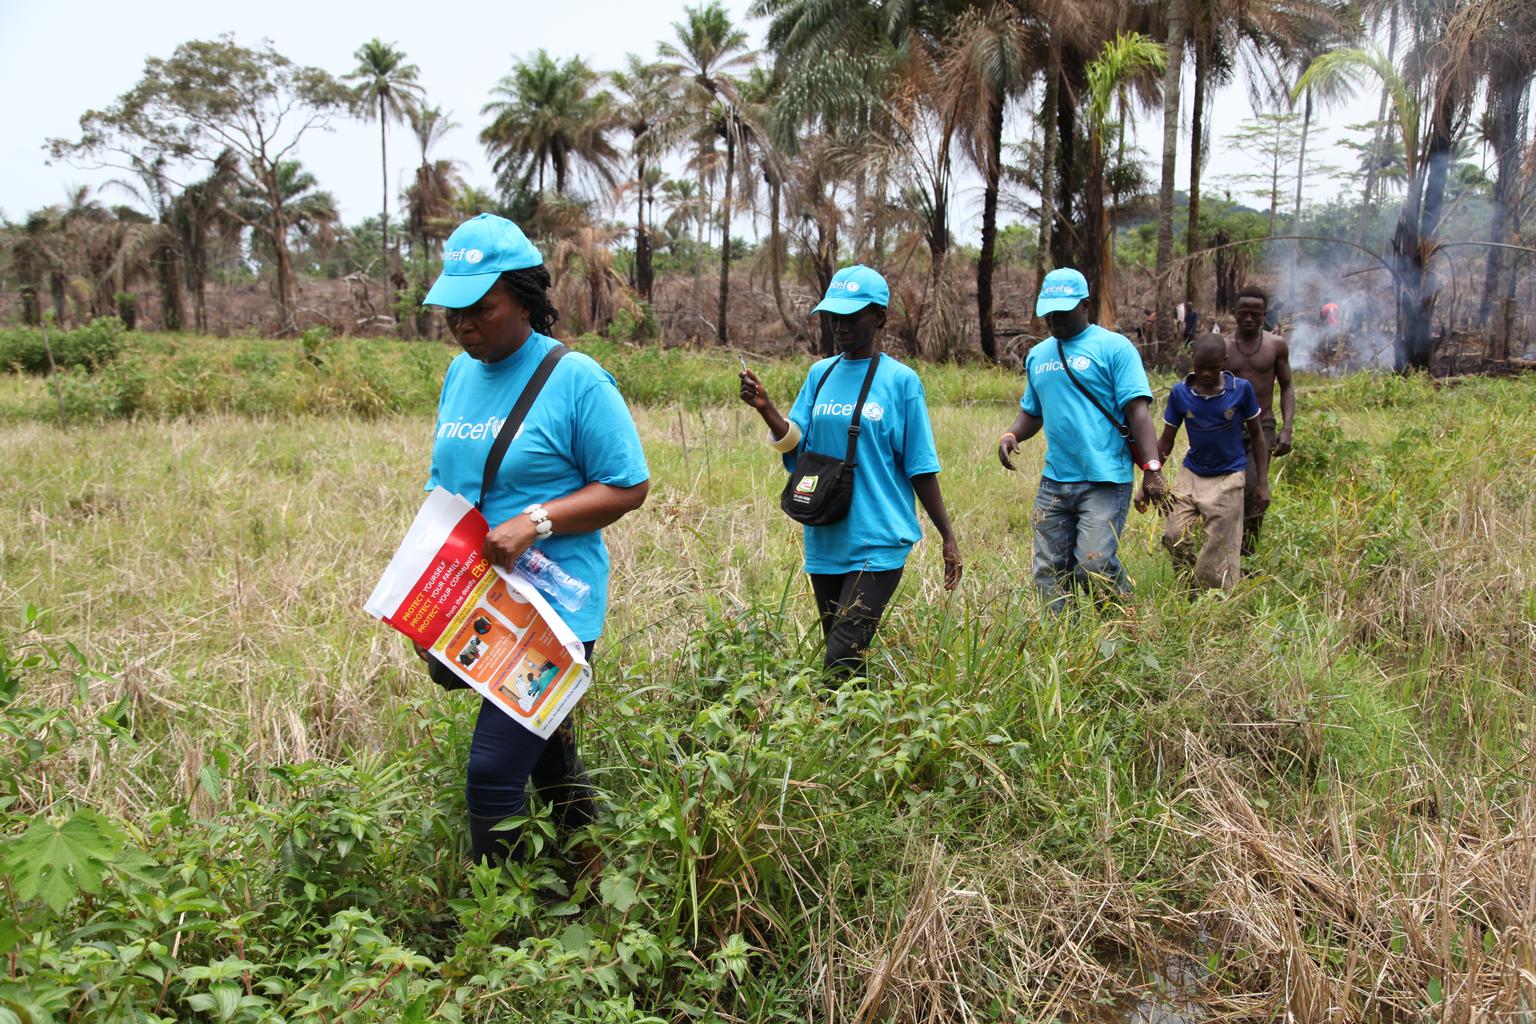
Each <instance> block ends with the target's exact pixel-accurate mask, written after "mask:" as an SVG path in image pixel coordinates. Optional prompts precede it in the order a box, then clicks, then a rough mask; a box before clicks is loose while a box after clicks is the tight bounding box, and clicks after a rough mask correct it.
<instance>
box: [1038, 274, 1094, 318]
mask: <svg viewBox="0 0 1536 1024" xmlns="http://www.w3.org/2000/svg"><path fill="white" fill-rule="evenodd" d="M1087 297H1088V279H1087V278H1086V277H1084V276H1083V275H1082V274H1079V273H1078V272H1077V271H1075V270H1073V269H1072V268H1071V267H1061V268H1060V269H1058V270H1053V271H1051V272H1050V273H1049V274H1046V275H1045V280H1044V281H1041V282H1040V296H1039V297H1038V298H1037V299H1035V316H1045V314H1047V313H1065V312H1066V311H1067V310H1069V309H1076V308H1077V304H1078V303H1079V302H1082V301H1083V300H1084V299H1086V298H1087Z"/></svg>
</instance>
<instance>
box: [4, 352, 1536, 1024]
mask: <svg viewBox="0 0 1536 1024" xmlns="http://www.w3.org/2000/svg"><path fill="white" fill-rule="evenodd" d="M331 344H332V343H329V342H325V343H323V344H322V347H320V348H319V349H318V356H319V358H320V359H321V360H322V362H321V363H319V364H317V363H315V362H314V361H313V359H307V358H306V357H305V356H304V354H303V353H304V349H302V348H297V347H295V346H293V345H288V346H281V345H279V344H278V343H267V342H254V341H253V342H228V343H223V344H218V343H213V342H207V341H202V340H199V339H171V340H165V339H153V340H148V341H140V342H134V343H133V347H132V349H131V351H129V352H128V353H127V354H126V355H127V357H126V358H125V357H123V356H120V357H119V359H118V365H119V367H120V370H119V371H118V372H120V373H122V372H128V371H123V370H122V369H121V367H129V368H130V370H131V372H132V373H142V384H143V386H142V387H141V388H139V389H138V391H137V392H136V393H137V394H138V396H139V405H138V406H137V408H136V409H132V410H123V409H116V410H113V409H108V408H106V407H105V406H102V405H100V404H99V403H98V404H97V405H95V406H93V405H92V404H91V402H92V401H94V400H95V399H93V398H92V395H93V394H95V395H97V397H99V393H100V392H101V391H102V389H103V388H104V387H105V384H103V383H102V382H101V381H100V380H97V379H96V377H95V376H93V375H90V374H87V373H86V372H85V371H84V370H82V371H79V372H78V373H77V374H76V375H74V377H72V379H71V383H70V385H69V386H70V387H71V388H73V389H74V390H73V391H72V392H71V393H70V394H69V395H66V398H68V399H69V400H71V401H74V402H75V405H74V406H72V407H70V411H69V415H68V418H69V420H70V422H71V424H72V425H70V426H68V427H64V428H61V427H60V426H59V425H58V423H57V414H58V409H57V395H56V394H55V393H54V392H53V391H51V390H50V385H48V384H47V383H45V382H44V381H43V380H41V379H40V378H35V377H28V376H22V375H12V376H10V377H7V378H6V379H5V381H4V383H3V385H0V451H3V453H4V460H5V466H6V483H7V486H6V488H5V489H4V492H3V494H0V522H3V523H5V524H6V525H5V527H4V529H3V531H0V615H3V619H0V623H3V625H0V643H3V647H0V756H3V757H4V758H5V759H6V761H7V763H8V764H9V765H10V766H12V767H10V768H8V770H7V778H6V788H5V790H4V795H3V796H0V824H3V835H4V837H5V839H6V842H5V845H4V846H0V885H3V890H4V898H5V899H6V901H7V903H8V905H9V907H10V910H11V911H12V912H13V916H14V919H15V923H14V924H10V923H7V922H5V921H0V955H3V956H4V957H5V958H6V959H4V960H0V966H4V967H6V968H7V969H6V970H5V971H4V976H3V977H0V1021H8V1020H11V1019H15V1020H28V1021H29V1020H42V1019H48V1018H49V1017H50V1016H51V1018H52V1019H55V1020H61V1021H62V1020H77V1021H109V1020H110V1021H116V1020H167V1021H169V1020H226V1021H261V1020H270V1021H275V1020H286V1019H314V1020H321V1021H375V1020H377V1021H398V1020H422V1021H425V1020H474V1021H493V1020H494V1021H502V1020H522V1019H526V1020H537V1021H547V1020H571V1021H578V1020H579V1021H587V1020H602V1021H627V1022H639V1021H651V1020H661V1021H673V1020H711V1021H714V1020H718V1021H800V1020H808V1019H809V1020H818V1021H844V1020H859V1021H876V1020H881V1021H884V1020H890V1021H919V1020H921V1021H951V1020H953V1021H978V1020H979V1021H1004V1020H1007V1021H1012V1020H1042V1021H1045V1020H1063V1021H1065V1020H1082V1019H1087V1018H1093V1019H1117V1018H1118V1019H1126V1020H1130V1019H1143V1018H1138V1017H1137V1016H1136V1015H1137V1014H1138V1013H1141V1014H1150V1013H1153V1012H1160V1011H1164V1010H1169V1009H1171V1008H1183V1009H1184V1010H1185V1011H1187V1012H1190V1013H1194V1014H1197V1015H1198V1014H1208V1015H1212V1016H1219V1017H1222V1018H1225V1019H1253V1020H1260V1019H1262V1020H1270V1019H1276V1018H1279V1017H1281V1016H1282V1015H1290V1016H1292V1017H1294V1019H1295V1020H1297V1021H1301V1022H1314V1021H1316V1022H1322V1021H1330V1022H1331V1021H1340V1020H1381V1021H1388V1020H1391V1021H1398V1020H1415V1019H1426V1020H1427V1019H1444V1020H1469V1021H1470V1020H1484V1019H1492V1018H1496V1017H1498V1018H1502V1017H1504V1016H1509V1017H1514V1016H1515V1015H1516V1014H1524V1013H1527V1012H1530V1011H1531V1010H1532V1008H1533V1007H1536V940H1533V938H1532V936H1533V935H1536V896H1533V895H1532V894H1533V893H1536V793H1533V791H1532V761H1531V746H1532V730H1533V728H1536V701H1533V699H1532V692H1533V682H1536V680H1533V678H1532V665H1533V663H1536V626H1533V621H1536V472H1533V470H1536V441H1533V440H1532V439H1533V438H1536V415H1533V413H1532V408H1533V404H1536V380H1530V379H1514V380H1501V381H1472V382H1467V383H1464V384H1462V385H1460V386H1456V387H1448V388H1442V389H1436V388H1434V387H1432V386H1431V384H1430V383H1428V382H1427V381H1425V380H1422V379H1407V380H1404V379H1397V378H1374V377H1357V378H1351V379H1349V380H1347V381H1343V382H1328V381H1308V382H1306V383H1305V384H1304V385H1303V388H1304V390H1303V395H1302V398H1301V401H1300V403H1299V407H1300V423H1299V425H1298V428H1297V432H1296V441H1297V451H1296V453H1295V454H1294V455H1292V456H1290V457H1288V458H1286V459H1282V460H1279V461H1278V462H1277V467H1278V475H1277V479H1276V483H1275V487H1274V491H1275V504H1274V506H1273V508H1272V512H1271V515H1270V519H1269V522H1268V524H1267V527H1266V537H1265V540H1264V544H1263V547H1262V550H1261V552H1260V553H1259V556H1258V557H1257V558H1256V559H1255V561H1254V563H1253V570H1254V571H1253V572H1252V574H1251V576H1250V578H1249V579H1248V580H1247V581H1245V583H1244V584H1243V585H1242V586H1241V587H1240V588H1239V590H1238V591H1237V592H1236V593H1234V594H1233V595H1232V596H1231V597H1230V598H1229V599H1225V600H1223V599H1219V598H1214V597H1203V598H1201V599H1199V600H1195V601H1190V600H1188V599H1187V597H1186V595H1185V594H1184V593H1183V592H1182V591H1181V590H1180V589H1179V588H1178V587H1177V585H1176V583H1175V581H1174V580H1173V578H1172V576H1171V574H1170V572H1169V570H1168V568H1167V565H1166V560H1165V556H1164V555H1163V554H1162V553H1161V550H1160V548H1159V545H1158V544H1157V530H1158V521H1157V520H1156V519H1154V518H1149V517H1144V516H1138V515H1136V514H1134V513H1133V514H1132V522H1131V524H1130V527H1129V535H1128V536H1127V538H1126V539H1125V542H1124V544H1123V547H1122V550H1123V551H1124V552H1125V553H1126V555H1127V558H1126V560H1127V564H1128V567H1129V569H1130V571H1131V573H1132V575H1133V576H1134V578H1135V580H1136V585H1137V594H1136V598H1135V600H1134V602H1133V603H1132V604H1131V605H1130V607H1128V608H1127V609H1125V610H1124V611H1117V612H1107V613H1102V614H1101V613H1099V612H1096V611H1095V610H1093V609H1091V608H1089V609H1082V610H1081V611H1079V612H1078V613H1077V614H1074V615H1070V616H1065V617H1063V618H1061V619H1059V620H1049V619H1045V618H1043V617H1042V616H1041V615H1040V614H1039V611H1038V608H1037V607H1036V605H1035V603H1034V601H1033V599H1032V596H1031V595H1030V593H1029V590H1028V565H1029V550H1028V549H1029V508H1030V501H1031V500H1032V498H1033V495H1034V490H1035V483H1036V480H1037V478H1038V472H1039V460H1040V455H1041V449H1040V447H1039V445H1038V444H1037V445H1033V446H1031V447H1030V448H1029V449H1028V453H1027V456H1028V457H1027V458H1026V460H1025V465H1024V467H1023V472H1021V473H1019V474H1016V475H1008V474H1005V473H1004V472H1003V471H1002V470H1001V469H1000V468H999V467H998V466H997V464H996V461H995V457H994V456H993V454H992V439H993V438H995V436H996V435H997V433H998V432H999V431H1000V430H1002V429H1003V428H1004V427H1005V426H1006V425H1007V423H1008V421H1009V420H1010V419H1011V416H1012V400H1013V399H1012V397H1011V396H1013V392H1014V389H1015V388H1016V387H1017V382H1016V380H1014V379H1013V378H1011V377H1009V376H1008V375H1006V374H1003V373H1000V372H994V371H979V370H968V369H963V368H958V367H942V368H925V369H923V371H922V372H923V374H924V378H925V381H927V383H928V392H929V395H930V400H931V402H932V406H933V409H932V412H933V419H934V425H935V430H936V434H937V437H938V442H939V449H940V456H941V458H942V460H943V463H944V466H945V469H944V472H943V475H942V477H941V479H942V482H943V486H944V489H945V496H946V498H947V500H948V503H949V506H950V509H951V514H952V516H953V518H954V522H955V525H956V528H957V530H958V532H959V535H960V539H961V546H962V553H963V555H964V556H965V559H966V579H965V582H964V584H963V585H962V587H961V589H960V591H959V592H958V593H956V594H954V595H952V596H950V595H945V594H944V592H943V591H942V590H941V589H940V588H939V585H938V584H939V579H940V575H941V573H940V570H941V565H940V559H939V554H938V550H937V545H936V544H934V543H932V542H931V541H930V542H924V543H923V544H921V545H920V546H919V547H918V548H917V550H916V551H915V552H914V555H913V561H912V563H911V564H910V566H909V572H908V575H907V578H906V579H905V580H904V582H903V584H902V589H901V591H900V593H899V594H898V597H897V600H896V603H895V606H894V610H893V612H892V614H891V617H890V619H889V620H888V622H887V624H886V626H885V627H884V628H883V630H882V634H881V640H880V643H879V645H878V646H877V648H876V651H875V657H874V668H873V671H872V676H873V678H872V679H871V680H869V681H868V682H867V683H855V684H850V685H847V686H845V687H842V688H841V689H828V688H827V687H826V686H825V684H824V683H823V682H822V681H821V680H820V679H819V678H818V675H817V673H816V671H815V666H816V665H818V664H819V656H818V652H817V651H816V649H815V648H816V643H815V640H816V638H815V637H814V636H813V627H814V624H813V620H812V615H811V614H810V609H811V601H810V596H809V593H808V588H807V586H806V584H805V582H804V580H803V577H801V576H800V575H799V572H798V565H799V551H798V543H799V542H798V538H797V534H796V533H795V532H794V530H793V529H792V528H791V525H790V524H789V522H788V521H787V520H786V519H785V518H784V517H783V515H782V514H781V513H779V512H778V510H777V505H776V494H777V489H778V487H779V485H780V483H781V481H782V474H781V472H780V471H779V470H778V468H777V464H776V461H775V460H774V459H773V457H772V455H771V453H770V452H769V451H768V450H767V449H766V446H765V445H764V444H763V443H762V439H761V437H760V426H759V425H758V423H757V421H756V419H755V416H753V415H752V414H751V413H750V412H749V411H748V410H745V409H744V408H742V407H740V406H737V405H735V404H731V403H730V401H729V399H730V395H731V393H732V391H733V385H734V375H733V374H732V372H731V369H730V367H731V365H732V363H729V362H726V361H725V360H723V359H721V358H719V357H718V356H715V355H711V354H688V353H679V352H672V353H664V354H663V353H655V354H653V353H647V352H638V351H631V350H618V349H611V348H605V347H602V346H599V347H598V348H597V353H598V354H599V357H600V358H603V359H604V361H605V362H608V363H609V364H610V365H611V366H612V367H613V369H614V371H615V373H616V375H617V376H618V377H619V379H620V383H621V386H623V387H624V389H625V390H626V393H627V394H629V395H630V396H631V397H632V400H633V401H635V402H636V403H637V404H636V407H635V416H636V420H637V422H638V423H639V426H640V430H641V435H642V437H643V439H644V440H645V443H646V449H647V454H648V457H649V459H650V462H651V468H652V475H653V489H652V491H651V496H650V500H649V501H648V502H647V504H646V506H645V508H643V509H642V510H641V511H640V512H638V513H636V514H635V515H632V516H630V517H628V518H627V519H625V520H623V521H622V522H621V523H620V524H619V525H617V526H616V527H614V528H613V529H612V530H611V531H610V533H609V541H610V545H611V547H612V548H613V552H614V559H615V563H616V572H615V577H614V583H613V591H614V600H613V606H612V611H611V615H610V621H609V627H608V631H607V634H606V636H605V638H604V641H603V642H602V643H601V644H600V645H599V651H598V664H597V672H598V677H597V683H596V685H595V688H594V692H593V694H592V696H591V697H590V698H589V699H588V701H587V704H586V705H585V706H584V708H583V709H582V711H581V713H580V714H581V717H580V732H581V735H582V744H583V749H584V754H585V757H586V759H587V761H588V763H589V765H590V766H591V767H592V768H593V769H594V772H595V775H596V778H597V780H598V782H599V783H600V784H601V785H602V787H603V788H604V790H605V791H606V802H607V806H608V809H609V813H608V815H607V816H606V817H605V818H604V819H603V820H602V821H601V822H600V823H599V826H598V827H597V829H596V838H597V840H598V841H599V842H600V843H601V845H602V846H603V848H604V851H605V854H606V858H607V866H606V868H605V870H604V872H603V874H602V876H601V877H600V878H598V879H594V880H592V881H590V882H588V881H578V882H576V883H574V885H572V884H571V883H570V880H569V878H568V876H567V875H566V873H564V872H563V869H562V868H561V867H560V864H561V861H560V860H559V858H558V857H556V858H541V859H540V860H539V861H538V862H536V863H535V864H534V865H532V866H530V867H527V868H513V869H510V870H508V871H507V872H506V873H505V874H504V875H501V876H497V875H495V874H494V873H490V872H482V873H479V874H469V873H466V871H465V869H464V868H463V867H462V865H461V858H462V855H463V845H464V844H463V840H462V839H461V838H460V836H459V820H460V817H461V815H462V813H463V797H462V781H463V767H462V764H463V757H464V752H465V748H466V744H467V738H468V729H469V727H470V725H471V724H472V708H473V703H474V702H473V701H472V699H470V698H468V697H466V696H465V695H464V694H454V695H443V694H441V693H440V692H439V691H438V690H437V689H436V688H435V687H433V686H432V685H431V684H430V683H429V682H427V680H426V679H425V678H424V677H423V675H422V673H421V671H420V668H419V665H418V664H417V663H415V662H414V659H413V658H412V657H411V656H410V654H409V651H408V649H407V648H406V646H405V644H404V641H403V640H400V639H399V638H398V637H396V636H395V635H394V634H392V633H391V632H390V631H389V630H387V629H386V628H385V627H383V626H381V625H380V624H378V623H376V622H372V621H370V620H369V619H367V618H366V617H365V616H364V615H363V613H362V611H361V604H362V601H363V598H364V597H365V596H366V595H367V593H368V591H369V590H370V589H371V587H372V585H373V583H374V582H375V580H376V579H377V576H378V573H379V572H380V571H381V569H382V567H383V565H384V563H385V561H386V560H387V558H388V556H389V554H390V553H391V552H392V550H393V548H394V545H395V543H396V541H397V540H398V538H399V536H400V535H401V533H402V532H403V531H404V528H405V526H406V525H407V523H408V522H409V520H410V517H411V516H412V515H413V514H414V511H415V509H416V507H417V505H418V503H419V501H420V498H421V492H420V490H419V487H420V483H421V481H422V479H423V477H424V474H425V465H426V459H427V456H428V452H429V447H430V433H431V416H432V403H433V401H434V400H435V375H436V374H440V372H441V367H442V365H443V364H444V363H445V362H446V354H445V353H442V352H439V351H436V350H432V349H427V348H423V347H420V346H414V347H413V346H405V345H393V344H391V343H348V344H346V345H343V346H340V347H331V348H325V347H324V346H325V345H331ZM311 348H313V346H311ZM310 354H311V355H316V352H313V351H312V352H311V353H310ZM187 360H190V361H191V364H188V362H187ZM188 365H196V366H200V367H201V368H202V369H201V371H200V372H202V373H204V374H205V375H206V386H204V385H199V384H197V375H196V374H193V373H192V372H191V371H190V370H189V369H188V368H187V367H188ZM306 365H307V366H308V367H309V369H305V366H306ZM133 367H137V369H132V368H133ZM178 367H180V368H179V369H178ZM104 372H107V371H97V373H98V374H101V373H104ZM802 372H803V369H797V368H796V367H795V366H794V365H792V364H784V365H774V366H772V367H770V368H769V376H768V379H769V381H770V384H771V385H773V386H775V387H776V388H777V391H778V392H779V393H781V394H784V393H786V392H787V390H788V389H789V388H790V387H792V384H791V383H790V382H791V381H794V380H795V378H796V377H797V375H798V373H802ZM370 374H371V375H372V377H371V378H370V377H369V375H370ZM306 375H308V376H306ZM369 380H372V383H371V384H370V383H368V381H369ZM178 381H180V383H178ZM188 382H190V383H188ZM360 382H361V383H360ZM381 382H382V383H381ZM199 387H202V388H203V392H202V393H203V394H204V396H205V399H204V400H199V401H193V400H191V399H189V398H187V397H185V396H187V395H196V394H197V393H198V391H197V389H198V388H199ZM93 388H94V389H96V390H95V392H93V391H92V389H93ZM174 395H183V397H182V398H180V399H176V400H174V401H173V400H172V398H168V397H166V396H174ZM370 395H371V396H372V397H369V396H370ZM157 396H158V397H157ZM305 396H308V397H305ZM316 396H320V397H316ZM786 397H787V395H786ZM178 402H179V404H178ZM157 403H159V404H158V405H157ZM29 606H31V607H32V608H33V609H35V610H36V611H35V612H30V613H29V611H28V607H29ZM534 827H535V831H536V832H537V831H539V830H541V829H542V830H545V831H547V828H548V826H547V822H545V821H544V820H543V819H539V820H537V821H535V823H534ZM1186 1004H1192V1005H1194V1007H1195V1008H1194V1009H1190V1008H1189V1006H1186ZM7 1014H9V1016H7Z"/></svg>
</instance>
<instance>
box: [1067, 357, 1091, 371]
mask: <svg viewBox="0 0 1536 1024" xmlns="http://www.w3.org/2000/svg"><path fill="white" fill-rule="evenodd" d="M1071 362H1072V369H1074V370H1076V371H1077V372H1079V373H1081V372H1083V371H1084V370H1086V369H1088V367H1090V366H1092V365H1093V363H1092V362H1090V361H1089V359H1088V357H1087V356H1073V357H1072V359H1071Z"/></svg>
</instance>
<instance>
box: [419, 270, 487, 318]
mask: <svg viewBox="0 0 1536 1024" xmlns="http://www.w3.org/2000/svg"><path fill="white" fill-rule="evenodd" d="M500 276H501V271H499V270H493V271H491V272H490V273H488V274H439V275H438V276H437V283H435V284H434V285H432V290H431V291H429V292H427V297H426V298H424V299H422V300H421V304H422V305H423V306H446V307H447V308H448V309H463V308H464V307H465V306H473V305H474V304H475V303H477V302H479V301H480V300H481V299H482V298H484V296H485V293H486V292H488V291H490V290H491V285H493V284H495V283H496V279H497V278H498V277H500Z"/></svg>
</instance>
